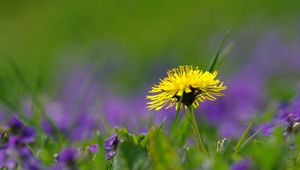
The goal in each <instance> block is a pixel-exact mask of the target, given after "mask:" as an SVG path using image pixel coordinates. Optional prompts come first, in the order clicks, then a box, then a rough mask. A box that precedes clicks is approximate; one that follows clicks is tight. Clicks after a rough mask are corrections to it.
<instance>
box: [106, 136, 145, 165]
mask: <svg viewBox="0 0 300 170" xmlns="http://www.w3.org/2000/svg"><path fill="white" fill-rule="evenodd" d="M112 169H113V170H147V169H150V160H149V157H148V153H147V151H146V150H145V149H143V148H142V147H140V146H138V145H136V144H133V143H131V142H128V141H126V142H122V143H121V144H120V145H119V146H118V149H117V154H116V156H115V157H114V159H113V165H112Z"/></svg>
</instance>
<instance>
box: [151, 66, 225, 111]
mask: <svg viewBox="0 0 300 170" xmlns="http://www.w3.org/2000/svg"><path fill="white" fill-rule="evenodd" d="M217 74H218V73H217V72H216V71H215V72H213V73H210V72H208V71H201V70H199V69H198V67H193V66H179V67H178V68H174V69H172V70H169V71H168V74H167V77H165V78H164V79H162V80H160V83H159V85H154V86H153V87H152V90H151V91H149V93H151V94H152V95H148V96H147V97H146V98H147V99H149V100H150V101H149V102H148V103H147V105H148V106H147V108H148V109H150V110H151V109H155V110H160V109H161V108H163V107H165V106H166V109H168V108H170V107H172V106H173V105H174V104H175V103H177V104H183V105H185V106H191V105H192V106H193V107H194V108H197V107H198V106H199V103H200V102H204V101H205V100H206V99H208V100H212V101H213V100H216V97H217V96H223V94H222V93H221V91H223V90H225V89H226V88H227V87H226V86H224V85H223V82H220V80H218V79H216V76H217ZM180 101H181V102H180Z"/></svg>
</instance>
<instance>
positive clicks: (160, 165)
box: [149, 128, 183, 170]
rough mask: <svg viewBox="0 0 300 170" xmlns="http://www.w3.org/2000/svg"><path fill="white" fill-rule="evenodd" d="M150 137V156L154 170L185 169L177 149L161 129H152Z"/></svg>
mask: <svg viewBox="0 0 300 170" xmlns="http://www.w3.org/2000/svg"><path fill="white" fill-rule="evenodd" d="M149 136H150V137H149V140H150V141H149V154H150V157H151V161H152V166H153V169H157V170H164V169H172V170H181V169H183V167H182V163H181V160H180V157H179V154H178V151H177V149H176V148H175V147H174V145H173V144H172V143H171V141H170V139H168V137H167V136H166V135H165V134H164V133H163V132H162V131H161V130H160V129H156V128H154V129H151V130H150V133H149Z"/></svg>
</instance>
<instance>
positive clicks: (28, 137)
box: [0, 116, 42, 170]
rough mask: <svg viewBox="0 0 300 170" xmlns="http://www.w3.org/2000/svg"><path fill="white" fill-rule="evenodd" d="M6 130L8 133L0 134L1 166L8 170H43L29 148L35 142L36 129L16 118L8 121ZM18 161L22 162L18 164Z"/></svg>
mask: <svg viewBox="0 0 300 170" xmlns="http://www.w3.org/2000/svg"><path fill="white" fill-rule="evenodd" d="M6 128H7V132H5V131H4V132H0V134H1V136H0V138H1V147H0V166H1V167H6V168H8V169H14V168H16V167H21V168H22V169H26V170H27V169H28V170H39V169H42V168H41V164H40V162H39V160H38V159H36V157H35V156H34V155H33V153H32V151H31V150H30V148H29V147H28V144H29V143H31V142H33V141H34V140H35V135H36V133H35V130H34V128H33V127H30V126H26V125H24V124H23V122H22V121H20V120H19V119H18V118H17V117H16V116H13V117H11V118H10V119H9V120H8V123H7V127H6ZM17 159H19V160H22V161H21V162H20V163H17Z"/></svg>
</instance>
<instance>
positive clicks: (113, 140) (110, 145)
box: [104, 134, 120, 159]
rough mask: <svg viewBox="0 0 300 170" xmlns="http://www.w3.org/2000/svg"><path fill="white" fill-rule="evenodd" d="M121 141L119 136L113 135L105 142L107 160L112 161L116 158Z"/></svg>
mask: <svg viewBox="0 0 300 170" xmlns="http://www.w3.org/2000/svg"><path fill="white" fill-rule="evenodd" d="M119 142H120V141H119V139H118V135H117V134H113V135H112V136H111V137H110V138H108V139H107V140H106V141H105V142H104V149H105V157H106V159H111V158H112V157H114V156H115V154H116V150H117V146H118V144H119Z"/></svg>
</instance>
